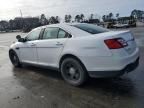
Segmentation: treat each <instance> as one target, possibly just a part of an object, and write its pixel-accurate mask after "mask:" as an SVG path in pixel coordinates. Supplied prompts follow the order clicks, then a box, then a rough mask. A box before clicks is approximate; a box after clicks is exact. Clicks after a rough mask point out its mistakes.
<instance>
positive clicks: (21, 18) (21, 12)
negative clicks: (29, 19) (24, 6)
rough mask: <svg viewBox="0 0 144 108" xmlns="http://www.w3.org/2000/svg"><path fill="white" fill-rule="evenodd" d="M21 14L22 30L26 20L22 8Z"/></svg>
mask: <svg viewBox="0 0 144 108" xmlns="http://www.w3.org/2000/svg"><path fill="white" fill-rule="evenodd" d="M20 15H21V22H22V30H23V25H24V20H23V14H22V11H21V9H20Z"/></svg>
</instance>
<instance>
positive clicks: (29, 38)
mask: <svg viewBox="0 0 144 108" xmlns="http://www.w3.org/2000/svg"><path fill="white" fill-rule="evenodd" d="M40 32H41V29H37V30H34V31H32V32H31V33H29V34H28V35H27V37H26V40H27V41H34V40H38V39H39V35H40Z"/></svg>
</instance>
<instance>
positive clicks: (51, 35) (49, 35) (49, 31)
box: [43, 27, 59, 39]
mask: <svg viewBox="0 0 144 108" xmlns="http://www.w3.org/2000/svg"><path fill="white" fill-rule="evenodd" d="M58 31H59V28H55V27H48V28H46V29H45V31H44V34H43V39H56V38H57V35H58Z"/></svg>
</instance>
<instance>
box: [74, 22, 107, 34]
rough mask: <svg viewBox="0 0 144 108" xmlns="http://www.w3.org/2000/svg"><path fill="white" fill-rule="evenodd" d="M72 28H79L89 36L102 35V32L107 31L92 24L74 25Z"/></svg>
mask: <svg viewBox="0 0 144 108" xmlns="http://www.w3.org/2000/svg"><path fill="white" fill-rule="evenodd" d="M72 26H74V27H76V28H79V29H81V30H83V31H86V32H88V33H90V34H98V33H104V32H108V31H109V30H108V29H105V28H102V27H99V26H97V25H93V24H75V25H72Z"/></svg>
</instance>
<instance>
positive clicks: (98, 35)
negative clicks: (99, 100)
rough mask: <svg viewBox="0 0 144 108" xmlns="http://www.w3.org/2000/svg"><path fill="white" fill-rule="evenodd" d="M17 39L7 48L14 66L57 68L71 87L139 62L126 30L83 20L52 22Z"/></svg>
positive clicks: (128, 69) (126, 69)
mask: <svg viewBox="0 0 144 108" xmlns="http://www.w3.org/2000/svg"><path fill="white" fill-rule="evenodd" d="M17 39H18V42H16V43H14V44H12V45H11V47H10V50H9V57H10V60H11V62H12V64H13V65H14V66H15V67H20V66H21V65H22V64H24V63H26V64H31V65H35V66H44V67H50V68H53V69H57V70H59V71H60V72H61V74H62V77H63V78H64V80H66V81H67V82H68V83H70V84H71V85H74V86H79V85H81V84H83V83H84V82H85V81H86V79H87V78H88V76H90V77H96V78H98V77H99V78H101V77H116V76H120V75H123V74H124V73H126V72H131V71H133V70H134V69H135V68H136V67H137V66H138V63H139V48H138V47H137V45H136V42H135V39H134V37H133V35H132V34H131V32H129V31H110V30H107V29H104V28H101V27H98V26H96V25H92V24H86V23H75V24H54V25H47V26H42V27H38V28H35V29H33V30H32V31H31V32H30V33H28V34H27V35H26V36H25V37H24V38H22V37H21V36H17Z"/></svg>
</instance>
